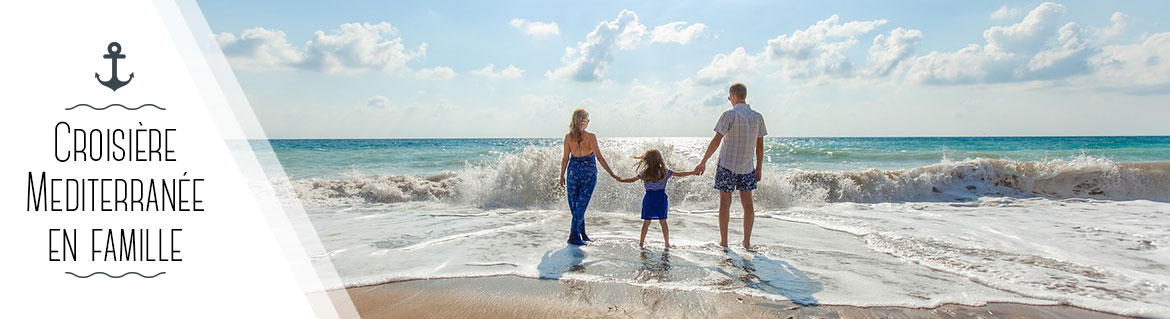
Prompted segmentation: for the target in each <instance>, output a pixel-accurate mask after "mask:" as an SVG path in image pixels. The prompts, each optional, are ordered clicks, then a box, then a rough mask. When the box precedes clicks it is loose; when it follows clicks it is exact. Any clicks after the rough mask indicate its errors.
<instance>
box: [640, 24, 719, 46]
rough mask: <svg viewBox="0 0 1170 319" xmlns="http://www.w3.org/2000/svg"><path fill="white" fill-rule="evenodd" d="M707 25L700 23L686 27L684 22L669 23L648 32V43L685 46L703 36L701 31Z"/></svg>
mask: <svg viewBox="0 0 1170 319" xmlns="http://www.w3.org/2000/svg"><path fill="white" fill-rule="evenodd" d="M684 26H685V27H684ZM706 28H707V25H705V24H702V23H695V24H691V25H689V26H688V25H687V22H686V21H679V22H671V23H667V24H663V25H660V26H657V27H654V31H651V32H650V43H656V42H662V43H668V42H673V43H678V44H687V43H690V42H691V40H694V39H697V38H698V37H699V36H701V35H703V30H705V29H706Z"/></svg>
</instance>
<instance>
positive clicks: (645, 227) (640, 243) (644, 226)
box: [638, 219, 650, 248]
mask: <svg viewBox="0 0 1170 319" xmlns="http://www.w3.org/2000/svg"><path fill="white" fill-rule="evenodd" d="M649 229H650V220H649V219H645V220H642V237H641V239H638V247H639V248H641V247H642V246H643V245H645V244H646V231H647V230H649Z"/></svg>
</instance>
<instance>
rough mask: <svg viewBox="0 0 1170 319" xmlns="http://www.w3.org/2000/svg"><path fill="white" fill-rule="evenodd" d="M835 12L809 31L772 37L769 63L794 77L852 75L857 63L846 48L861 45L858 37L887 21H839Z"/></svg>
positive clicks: (766, 50) (769, 47) (767, 51)
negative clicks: (852, 59)
mask: <svg viewBox="0 0 1170 319" xmlns="http://www.w3.org/2000/svg"><path fill="white" fill-rule="evenodd" d="M840 20H841V18H840V17H839V16H837V15H833V16H831V17H829V18H828V19H825V20H822V21H818V22H817V23H816V24H813V25H811V26H809V27H808V28H807V29H805V30H797V31H795V32H792V34H782V35H780V36H779V37H776V38H775V39H771V40H768V45H767V48H766V49H765V51H764V55H765V56H766V57H767V58H768V61H769V62H772V63H776V64H779V65H781V66H782V72H783V74H784V75H786V76H788V77H792V78H797V77H809V76H816V75H821V74H828V75H848V74H850V73H851V72H852V69H853V65H852V64H851V63H850V62H849V59H848V58H847V57H846V56H845V54H844V51H845V50H848V49H849V48H852V47H853V46H854V45H855V44H857V42H858V40H857V38H856V37H857V36H859V35H862V34H866V33H869V32H870V31H873V29H874V28H876V27H878V26H880V25H883V24H885V23H886V20H884V19H883V20H873V21H850V22H846V23H844V24H842V23H839V21H840Z"/></svg>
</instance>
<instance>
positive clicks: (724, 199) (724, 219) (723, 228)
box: [719, 192, 731, 248]
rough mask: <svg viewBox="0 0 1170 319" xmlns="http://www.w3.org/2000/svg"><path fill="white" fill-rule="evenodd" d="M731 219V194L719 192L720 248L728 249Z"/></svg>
mask: <svg viewBox="0 0 1170 319" xmlns="http://www.w3.org/2000/svg"><path fill="white" fill-rule="evenodd" d="M729 219H731V193H724V192H719V246H720V247H723V248H727V223H728V220H729Z"/></svg>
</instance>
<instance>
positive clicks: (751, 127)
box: [695, 83, 768, 249]
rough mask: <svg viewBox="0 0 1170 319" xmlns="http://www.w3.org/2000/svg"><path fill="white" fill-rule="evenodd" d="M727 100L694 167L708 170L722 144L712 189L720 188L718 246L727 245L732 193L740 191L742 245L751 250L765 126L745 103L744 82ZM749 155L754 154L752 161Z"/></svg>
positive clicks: (734, 89) (736, 85) (736, 86)
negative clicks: (710, 160) (754, 197)
mask: <svg viewBox="0 0 1170 319" xmlns="http://www.w3.org/2000/svg"><path fill="white" fill-rule="evenodd" d="M727 100H728V101H731V109H730V110H727V111H725V112H723V116H720V117H719V122H718V123H715V137H714V138H712V139H711V144H709V145H708V146H707V152H706V154H703V160H701V161H699V165H697V166H695V172H698V173H699V174H702V173H703V171H705V170H706V169H707V159H710V158H711V155H712V154H714V153H715V149H717V148H719V146H720V144H722V146H723V148H722V149H721V150H720V151H719V163H718V168H717V169H716V172H715V189H717V190H719V246H722V247H724V248H726V247H727V223H728V219H730V215H731V212H730V210H731V192H733V191H739V201H740V203H742V204H743V247H744V248H746V249H751V239H752V224H754V223H755V219H756V212H755V209H754V208H753V207H752V190H753V189H756V182H759V181H760V176H761V175H760V173H761V172H760V168H761V165H762V164H763V160H764V135H767V134H768V129H767V128H765V127H764V116H762V115H760V113H759V112H756V111H753V110H752V109H751V106H750V105H748V104H747V102H746V100H747V86H745V85H743V83H735V84H732V85H731V88H730V89H728V97H727ZM753 153H754V154H753ZM752 155H755V158H754V159H755V161H753V160H752V159H753V158H752Z"/></svg>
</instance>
